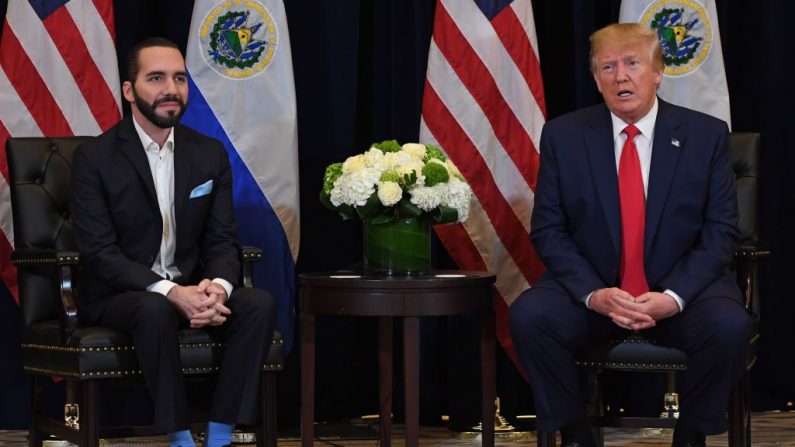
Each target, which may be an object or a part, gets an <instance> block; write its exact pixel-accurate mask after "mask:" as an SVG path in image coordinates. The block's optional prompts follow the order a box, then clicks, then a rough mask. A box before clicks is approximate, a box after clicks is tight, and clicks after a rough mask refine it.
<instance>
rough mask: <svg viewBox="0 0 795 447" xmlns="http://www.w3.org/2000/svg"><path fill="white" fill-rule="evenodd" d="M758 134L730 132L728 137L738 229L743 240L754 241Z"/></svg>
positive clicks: (759, 144) (756, 236) (755, 235)
mask: <svg viewBox="0 0 795 447" xmlns="http://www.w3.org/2000/svg"><path fill="white" fill-rule="evenodd" d="M760 146H761V142H760V136H759V134H758V133H752V132H732V133H731V136H730V137H729V151H730V152H731V161H732V168H733V169H734V173H735V175H736V176H737V204H738V206H739V209H740V231H742V233H743V240H744V241H756V240H757V239H758V237H759V234H758V232H757V231H758V230H757V227H756V197H757V190H758V185H757V178H758V177H759V148H760Z"/></svg>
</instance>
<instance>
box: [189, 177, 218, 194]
mask: <svg viewBox="0 0 795 447" xmlns="http://www.w3.org/2000/svg"><path fill="white" fill-rule="evenodd" d="M212 190H213V181H212V180H207V181H206V182H204V183H202V184H201V185H199V186H197V187H195V188H193V191H191V192H190V196H189V197H188V198H189V199H195V198H196V197H201V196H206V195H207V194H210V192H211V191H212Z"/></svg>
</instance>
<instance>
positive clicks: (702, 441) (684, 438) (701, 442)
mask: <svg viewBox="0 0 795 447" xmlns="http://www.w3.org/2000/svg"><path fill="white" fill-rule="evenodd" d="M706 445H707V437H706V436H704V435H703V434H702V433H701V432H700V431H699V430H698V429H697V428H695V427H693V426H691V425H690V424H688V423H687V422H685V421H683V420H682V419H679V420H678V421H676V427H675V428H674V439H673V441H672V442H671V447H705V446H706Z"/></svg>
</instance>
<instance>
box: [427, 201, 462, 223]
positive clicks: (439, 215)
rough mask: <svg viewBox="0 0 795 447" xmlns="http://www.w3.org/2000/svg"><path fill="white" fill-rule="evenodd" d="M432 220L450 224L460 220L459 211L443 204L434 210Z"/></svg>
mask: <svg viewBox="0 0 795 447" xmlns="http://www.w3.org/2000/svg"><path fill="white" fill-rule="evenodd" d="M431 220H432V221H433V223H434V224H448V223H453V222H456V221H458V211H457V210H456V209H455V208H451V207H449V206H441V205H439V207H438V208H436V209H435V210H433V212H432V213H431Z"/></svg>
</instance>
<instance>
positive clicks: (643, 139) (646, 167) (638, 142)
mask: <svg viewBox="0 0 795 447" xmlns="http://www.w3.org/2000/svg"><path fill="white" fill-rule="evenodd" d="M657 109H658V103H657V98H656V97H655V98H654V105H652V107H651V110H649V113H647V114H646V115H645V116H644V117H643V118H641V119H639V120H638V121H637V122H635V123H632V124H634V125H635V127H637V128H638V130H639V131H640V133H639V134H638V135H637V136H635V148H636V149H637V151H638V159H639V160H640V174H641V177H643V195H644V196H648V193H649V171H650V170H651V153H652V142H653V141H654V124H655V123H656V122H657ZM610 118H611V120H612V123H613V144H614V148H615V154H616V172H618V165H619V162H620V160H621V152H623V150H624V143H625V142H626V141H627V135H626V134H625V133H624V128H626V127H627V126H628V125H629V124H627V123H625V122H624V120H622V119H621V118H619V117H617V116H616V115H614V114H613V112H610ZM664 293H665V294H666V295H668V296H670V297H671V298H673V299H674V301H676V304H677V305H678V306H679V311H680V312H681V311H682V309H684V308H685V302H684V300H683V299H682V298H681V297H680V296H679V295H678V294H677V293H676V292H674V291H673V290H670V289H666V290H665V292H664ZM591 295H593V292H591V293H589V294H588V296H587V297H586V298H585V305H586V306H588V305H589V302H590V300H591ZM588 307H590V306H588Z"/></svg>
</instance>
